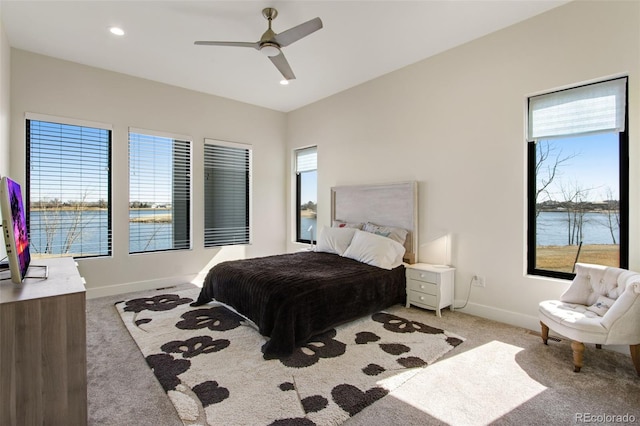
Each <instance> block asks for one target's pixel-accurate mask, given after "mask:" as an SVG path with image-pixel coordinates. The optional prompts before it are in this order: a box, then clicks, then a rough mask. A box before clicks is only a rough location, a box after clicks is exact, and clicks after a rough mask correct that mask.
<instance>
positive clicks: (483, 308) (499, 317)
mask: <svg viewBox="0 0 640 426" xmlns="http://www.w3.org/2000/svg"><path fill="white" fill-rule="evenodd" d="M454 303H455V304H456V306H461V305H463V304H464V301H463V300H456V301H454ZM456 311H459V312H463V313H465V314H469V315H474V316H477V317H481V318H486V319H490V320H493V321H498V322H501V323H504V324H509V325H513V326H515V327H522V328H525V329H527V330H532V331H535V332H538V333H539V332H540V320H539V319H538V317H534V316H531V315H525V314H521V313H518V312H513V311H507V310H506V309H500V308H495V307H493V306H487V305H481V304H478V303H468V304H467V306H466V307H465V308H464V309H456ZM549 334H550V335H552V336H557V337H559V338H561V339H563V340H568V339H567V338H566V337H564V336H562V335H560V334H556V333H554V332H553V330H550V333H549ZM540 343H541V344H542V340H541V341H540ZM550 344H553V342H551V343H550ZM602 348H603V349H608V350H612V351H615V352H620V353H622V354H625V355H628V356H631V355H630V354H629V347H628V346H623V345H607V346H602Z"/></svg>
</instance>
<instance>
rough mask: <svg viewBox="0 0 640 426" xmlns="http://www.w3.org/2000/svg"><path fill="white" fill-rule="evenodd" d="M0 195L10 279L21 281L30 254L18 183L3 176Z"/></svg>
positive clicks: (29, 259)
mask: <svg viewBox="0 0 640 426" xmlns="http://www.w3.org/2000/svg"><path fill="white" fill-rule="evenodd" d="M0 195H2V197H1V199H0V207H2V228H3V232H2V233H3V234H4V239H5V245H6V248H7V257H8V259H9V268H10V269H11V280H12V281H13V282H14V283H21V282H22V280H23V279H24V277H25V275H26V274H27V269H28V268H29V263H30V262H31V255H30V253H29V236H28V233H27V218H26V214H25V210H24V204H23V202H22V191H21V190H20V185H19V184H18V183H17V182H15V181H13V180H11V179H10V178H8V177H6V176H5V177H3V178H2V186H1V190H0Z"/></svg>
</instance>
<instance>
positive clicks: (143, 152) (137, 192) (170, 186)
mask: <svg viewBox="0 0 640 426" xmlns="http://www.w3.org/2000/svg"><path fill="white" fill-rule="evenodd" d="M190 248H191V141H190V140H188V138H187V137H184V136H172V135H169V134H164V133H158V132H153V131H149V130H138V129H130V130H129V253H144V252H151V251H161V250H181V249H182V250H184V249H190Z"/></svg>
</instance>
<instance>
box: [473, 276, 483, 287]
mask: <svg viewBox="0 0 640 426" xmlns="http://www.w3.org/2000/svg"><path fill="white" fill-rule="evenodd" d="M473 285H474V286H476V287H484V276H482V275H478V274H475V275H474V276H473Z"/></svg>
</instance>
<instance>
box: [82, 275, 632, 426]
mask: <svg viewBox="0 0 640 426" xmlns="http://www.w3.org/2000/svg"><path fill="white" fill-rule="evenodd" d="M193 287H194V286H192V285H190V284H185V285H181V286H178V287H176V288H172V289H161V290H159V291H157V292H156V294H161V293H167V292H174V291H179V290H183V289H188V288H193ZM147 294H148V292H140V293H130V294H126V295H118V296H109V297H103V298H98V299H90V300H88V301H87V366H88V372H87V378H88V389H87V390H88V404H89V406H88V412H89V424H90V425H100V426H103V425H106V426H112V425H113V426H116V425H136V426H182V425H183V422H182V421H181V420H180V418H179V417H178V415H177V413H176V410H175V408H174V406H173V404H172V403H171V401H170V400H169V398H167V394H166V393H165V392H164V390H163V389H162V386H161V385H160V383H159V382H158V380H157V379H156V378H155V376H154V374H153V373H152V371H151V370H150V369H149V366H148V365H147V363H146V362H145V359H144V357H143V355H142V353H141V352H140V350H139V349H138V347H137V346H136V344H135V342H134V341H133V339H132V338H131V336H130V334H129V333H128V332H127V329H126V328H125V326H124V324H123V322H122V321H121V320H120V317H119V315H118V313H117V311H116V309H114V306H113V305H114V303H115V302H117V301H122V300H125V299H131V298H134V297H140V296H142V295H147ZM402 311H403V314H402V316H406V317H407V318H411V319H412V320H415V321H419V322H422V323H425V324H429V325H431V326H433V327H438V328H442V329H445V330H448V331H451V332H453V333H456V334H459V335H461V336H464V337H465V339H466V340H465V342H464V343H463V344H461V345H458V346H457V347H456V348H454V349H453V350H451V351H450V352H448V353H446V354H445V355H444V356H443V357H442V358H440V359H439V360H437V361H436V362H435V363H434V364H432V365H431V366H429V367H427V368H425V369H424V370H422V371H420V372H419V373H418V374H416V375H415V376H413V377H412V378H411V379H410V380H408V381H407V382H406V383H404V384H403V385H401V386H399V387H397V388H396V389H394V390H392V391H391V392H390V393H389V394H388V395H387V396H386V397H384V398H382V399H380V400H379V401H377V402H376V403H375V404H372V405H370V406H368V407H366V408H365V409H363V410H362V411H361V412H359V413H358V414H356V415H355V416H353V417H351V418H349V419H348V420H347V421H346V422H345V423H344V425H345V426H364V425H367V426H369V425H379V426H395V425H409V426H412V425H447V424H448V425H489V424H492V425H494V424H495V425H539V424H553V425H575V424H579V423H586V421H585V422H582V421H581V422H577V421H576V420H577V416H582V418H583V419H586V418H587V417H586V416H587V415H591V416H593V417H592V419H593V418H595V420H598V418H597V417H596V416H605V415H606V416H613V415H620V416H624V415H629V416H634V417H635V423H636V424H638V423H640V378H639V377H638V376H637V374H636V372H635V369H634V368H633V365H632V363H631V359H630V357H629V355H625V354H621V353H618V352H613V351H609V350H606V349H602V350H597V349H595V347H594V346H592V345H588V346H587V350H586V353H585V364H584V367H583V368H582V371H581V372H580V373H574V372H573V367H572V356H571V347H570V342H568V341H566V340H563V341H561V342H549V346H545V345H544V344H542V341H541V339H540V336H539V335H537V334H536V333H533V332H531V331H529V330H525V329H522V328H518V327H513V326H509V325H506V324H502V323H499V322H495V321H490V320H486V319H483V318H479V317H475V316H472V315H468V314H465V313H464V312H462V311H458V310H456V311H455V312H451V311H449V310H448V309H447V310H444V311H443V312H442V318H438V317H436V316H435V315H434V313H433V312H432V311H426V310H421V309H417V308H409V309H404V308H402ZM229 362H233V360H230V361H229ZM609 420H611V417H609ZM614 420H615V419H614ZM591 424H613V422H612V421H609V422H604V421H603V422H597V421H595V422H594V421H592V422H591ZM617 424H624V423H623V422H618V423H617Z"/></svg>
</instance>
